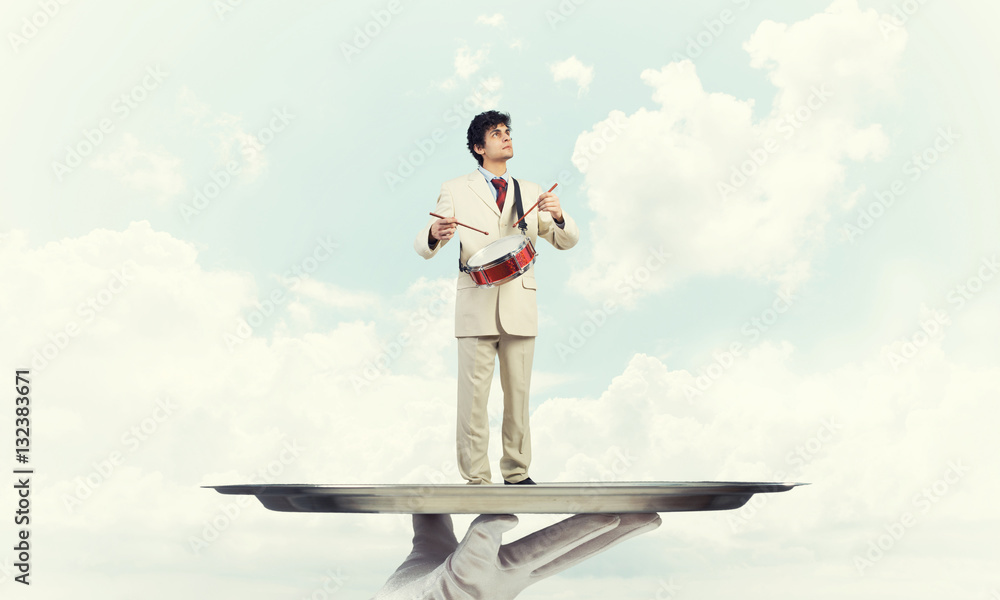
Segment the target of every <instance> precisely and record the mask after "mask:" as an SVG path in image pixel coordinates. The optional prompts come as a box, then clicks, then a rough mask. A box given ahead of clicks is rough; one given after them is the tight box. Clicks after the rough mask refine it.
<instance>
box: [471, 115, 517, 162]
mask: <svg viewBox="0 0 1000 600" xmlns="http://www.w3.org/2000/svg"><path fill="white" fill-rule="evenodd" d="M497 125H506V126H507V127H508V128H509V127H510V115H508V114H507V113H502V112H497V111H495V110H488V111H486V112H484V113H479V114H478V115H476V116H475V117H474V118H473V119H472V123H469V131H468V132H466V134H465V137H466V140H467V142H468V145H469V152H471V153H472V156H473V157H475V159H476V162H478V163H479V166H480V167H481V166H483V156H482V155H481V154H479V153H477V152H476V146H486V132H487V131H489V130H490V129H493V128H494V127H496V126H497Z"/></svg>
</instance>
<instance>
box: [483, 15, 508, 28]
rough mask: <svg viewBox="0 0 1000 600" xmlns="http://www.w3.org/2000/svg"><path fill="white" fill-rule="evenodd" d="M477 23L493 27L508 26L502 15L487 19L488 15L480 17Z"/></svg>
mask: <svg viewBox="0 0 1000 600" xmlns="http://www.w3.org/2000/svg"><path fill="white" fill-rule="evenodd" d="M476 23H481V24H483V25H489V26H491V27H503V26H504V25H505V24H506V21H505V20H504V18H503V15H502V14H500V13H495V14H494V15H492V16H489V17H487V16H486V15H479V17H478V18H477V19H476Z"/></svg>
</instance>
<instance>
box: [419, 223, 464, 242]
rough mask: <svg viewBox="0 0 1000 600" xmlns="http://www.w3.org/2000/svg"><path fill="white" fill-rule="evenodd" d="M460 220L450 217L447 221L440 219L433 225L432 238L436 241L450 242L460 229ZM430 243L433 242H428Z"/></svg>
mask: <svg viewBox="0 0 1000 600" xmlns="http://www.w3.org/2000/svg"><path fill="white" fill-rule="evenodd" d="M456 223H458V219H456V218H455V217H448V218H447V219H438V220H437V221H434V223H432V224H431V232H430V237H431V238H432V239H434V240H450V239H451V238H452V236H453V235H455V230H456V229H458V225H456ZM427 242H428V243H430V242H431V240H427Z"/></svg>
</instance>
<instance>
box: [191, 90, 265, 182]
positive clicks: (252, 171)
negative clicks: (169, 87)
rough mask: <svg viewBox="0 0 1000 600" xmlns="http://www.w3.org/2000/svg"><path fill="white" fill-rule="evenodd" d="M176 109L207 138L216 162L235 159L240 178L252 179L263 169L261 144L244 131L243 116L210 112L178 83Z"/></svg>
mask: <svg viewBox="0 0 1000 600" xmlns="http://www.w3.org/2000/svg"><path fill="white" fill-rule="evenodd" d="M177 108H178V112H179V113H180V114H182V115H185V116H187V117H189V118H191V120H192V122H193V123H194V125H195V127H196V128H197V132H198V133H200V134H202V135H207V136H208V137H209V139H210V140H211V141H212V145H213V146H214V148H215V151H216V153H217V154H218V157H219V164H221V165H225V164H227V163H229V162H230V161H236V163H237V164H238V165H239V169H240V172H239V173H240V174H239V177H240V178H241V179H243V180H244V181H253V180H255V179H256V178H257V177H258V176H259V175H260V174H261V173H263V172H264V171H265V170H266V169H267V164H268V163H267V149H266V147H265V144H263V143H262V142H261V141H260V140H258V139H257V135H255V134H253V133H249V132H248V131H246V129H247V127H246V125H245V124H244V122H243V117H241V116H238V115H233V114H230V113H227V112H221V113H219V114H217V115H213V114H212V110H211V108H210V107H209V106H208V105H207V104H205V103H204V102H202V101H200V100H199V99H198V98H197V96H196V95H195V93H194V91H192V90H191V89H190V88H188V87H187V86H181V89H180V91H179V92H178V95H177Z"/></svg>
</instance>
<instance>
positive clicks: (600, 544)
mask: <svg viewBox="0 0 1000 600" xmlns="http://www.w3.org/2000/svg"><path fill="white" fill-rule="evenodd" d="M515 525H517V517H515V516H514V515H480V516H478V517H476V520H474V521H473V522H472V524H471V525H470V526H469V531H467V532H466V534H465V539H463V540H462V543H461V544H459V543H458V541H457V540H456V539H455V533H454V527H453V525H452V522H451V515H413V551H412V552H411V553H410V555H409V556H408V557H407V558H406V560H405V561H403V564H402V565H400V566H399V568H398V569H396V572H395V573H393V575H392V577H390V578H389V581H387V582H386V584H385V586H383V588H382V589H381V590H380V591H379V593H378V594H377V595H376V596H375V600H468V599H473V598H475V599H489V600H509V599H511V598H514V597H516V596H517V595H518V594H519V593H521V591H522V590H523V589H524V588H526V587H528V586H529V585H531V584H532V583H535V582H536V581H541V580H542V579H545V578H546V577H549V576H550V575H555V574H556V573H559V572H561V571H563V570H565V569H568V568H569V567H571V566H573V565H575V564H577V563H579V562H582V561H584V560H586V559H588V558H590V557H591V556H594V555H595V554H599V553H601V552H603V551H604V550H606V549H608V548H610V547H612V546H614V545H615V544H617V543H619V542H622V541H625V540H627V539H628V538H630V537H634V536H636V535H639V534H640V533H644V532H646V531H651V530H653V529H656V528H657V527H659V526H660V516H659V515H657V514H655V513H652V514H622V515H612V514H602V515H590V514H588V515H575V516H572V517H570V518H568V519H565V520H563V521H560V522H559V523H556V524H555V525H550V526H548V527H546V528H545V529H542V530H540V531H536V532H535V533H532V534H531V535H528V536H526V537H524V538H521V539H520V540H517V541H516V542H512V543H510V544H507V545H506V546H501V545H500V541H501V536H502V535H503V533H504V532H506V531H510V530H511V529H513V528H514V526H515Z"/></svg>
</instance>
